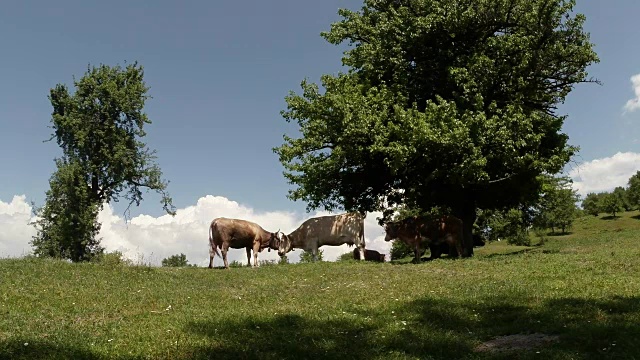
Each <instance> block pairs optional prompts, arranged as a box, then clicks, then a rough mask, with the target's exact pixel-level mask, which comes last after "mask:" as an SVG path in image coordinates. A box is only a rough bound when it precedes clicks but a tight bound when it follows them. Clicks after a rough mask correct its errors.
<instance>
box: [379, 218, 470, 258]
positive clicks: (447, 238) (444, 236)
mask: <svg viewBox="0 0 640 360" xmlns="http://www.w3.org/2000/svg"><path fill="white" fill-rule="evenodd" d="M384 229H385V232H386V236H385V238H384V241H391V240H393V239H399V240H400V241H402V242H404V243H405V244H407V245H408V246H409V247H411V248H412V249H413V251H414V253H415V258H414V261H415V262H416V263H419V262H420V255H421V254H422V253H421V252H420V244H421V243H422V242H423V241H425V242H427V243H428V244H429V245H431V244H433V245H435V246H439V245H440V244H441V243H447V244H448V245H449V246H451V247H454V248H455V249H456V250H457V251H458V256H460V254H462V220H460V219H458V218H457V217H455V216H452V215H444V216H441V217H438V218H432V219H427V218H426V217H416V216H414V217H409V218H406V219H404V220H400V221H390V222H388V223H386V224H385V226H384ZM432 255H433V254H432Z"/></svg>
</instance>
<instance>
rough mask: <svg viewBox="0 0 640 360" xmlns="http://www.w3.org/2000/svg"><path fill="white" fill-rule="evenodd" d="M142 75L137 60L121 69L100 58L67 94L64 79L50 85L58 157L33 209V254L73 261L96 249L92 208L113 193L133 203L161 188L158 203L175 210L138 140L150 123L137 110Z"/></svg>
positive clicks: (149, 155) (150, 153)
mask: <svg viewBox="0 0 640 360" xmlns="http://www.w3.org/2000/svg"><path fill="white" fill-rule="evenodd" d="M143 77H144V72H143V69H142V66H138V64H137V62H136V63H133V64H130V65H127V66H126V67H125V68H122V67H120V66H114V67H110V66H107V65H100V66H98V67H89V68H88V70H87V72H86V73H85V74H84V76H83V77H82V78H80V80H74V86H75V93H73V94H70V93H69V90H68V88H67V87H66V86H65V85H63V84H58V85H56V86H55V87H54V88H53V89H51V91H50V94H49V100H50V101H51V105H52V107H53V113H52V114H51V115H52V116H51V122H52V128H53V130H54V133H53V136H52V138H51V139H56V141H57V143H58V145H59V146H60V147H61V148H62V153H63V156H62V158H61V159H57V160H56V163H57V165H58V170H57V171H56V173H54V175H53V177H52V180H51V182H50V185H51V189H50V191H49V192H48V193H47V202H46V204H45V206H44V207H43V208H41V209H39V210H38V214H39V216H41V217H42V219H41V221H39V222H37V223H35V225H36V227H37V229H38V235H37V236H36V237H35V238H34V242H33V245H34V247H36V253H39V254H42V255H44V254H48V255H50V256H56V257H66V258H71V259H72V260H73V261H80V260H87V259H88V258H89V257H91V256H93V255H95V254H97V252H98V251H97V250H95V249H97V248H98V245H97V244H98V243H99V241H98V240H96V239H95V236H96V234H97V233H98V230H99V224H98V223H97V221H96V216H97V213H98V211H100V209H101V208H102V206H103V204H105V203H109V202H111V201H116V202H117V201H118V200H119V199H120V198H125V199H126V200H127V201H129V206H131V205H132V204H136V205H139V204H140V202H141V201H142V199H143V198H142V189H143V188H147V189H151V190H155V191H157V192H158V193H160V194H161V197H162V198H161V203H162V205H163V209H164V210H165V211H166V212H167V213H169V214H172V215H175V207H174V206H173V204H172V199H171V197H170V196H169V194H168V193H167V191H166V189H167V186H168V182H167V181H165V180H162V171H161V170H160V167H159V166H158V165H157V164H156V163H155V159H156V157H155V151H152V150H149V149H148V148H147V147H146V144H145V143H144V142H143V141H142V138H143V137H144V136H145V135H146V132H145V130H144V126H145V125H146V124H151V120H149V118H148V117H147V115H146V114H145V113H144V111H143V108H144V105H145V101H146V100H147V99H148V98H149V96H148V95H147V91H148V90H149V88H148V87H147V86H146V85H145V82H144V80H143ZM127 210H128V209H127ZM125 216H127V214H125ZM38 227H39V228H38ZM94 248H95V249H94ZM92 254H93V255H92Z"/></svg>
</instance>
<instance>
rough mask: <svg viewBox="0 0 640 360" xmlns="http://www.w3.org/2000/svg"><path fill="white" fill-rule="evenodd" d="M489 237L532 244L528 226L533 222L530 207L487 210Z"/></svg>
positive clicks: (514, 243)
mask: <svg viewBox="0 0 640 360" xmlns="http://www.w3.org/2000/svg"><path fill="white" fill-rule="evenodd" d="M485 216H486V217H487V219H486V226H487V227H488V228H489V229H490V230H489V231H488V233H487V239H488V240H490V241H495V240H506V241H507V243H509V244H512V245H525V246H528V245H530V243H531V241H530V239H529V231H528V228H529V227H530V226H531V225H532V223H533V215H532V213H531V210H529V209H509V210H502V211H491V212H488V211H487V212H486V214H485Z"/></svg>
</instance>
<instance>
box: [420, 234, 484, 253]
mask: <svg viewBox="0 0 640 360" xmlns="http://www.w3.org/2000/svg"><path fill="white" fill-rule="evenodd" d="M484 244H485V243H484V240H483V239H482V237H481V236H480V235H478V234H473V247H480V246H484ZM429 250H430V251H431V258H432V259H437V258H439V257H440V255H442V254H449V256H452V257H453V256H457V254H456V253H455V251H456V248H455V247H453V246H449V244H448V243H446V242H442V243H440V244H437V245H436V244H433V243H432V244H429ZM423 254H424V252H423Z"/></svg>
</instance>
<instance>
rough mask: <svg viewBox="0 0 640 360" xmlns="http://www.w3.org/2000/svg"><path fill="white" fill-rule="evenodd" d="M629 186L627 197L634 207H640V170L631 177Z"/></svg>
mask: <svg viewBox="0 0 640 360" xmlns="http://www.w3.org/2000/svg"><path fill="white" fill-rule="evenodd" d="M628 185H629V187H628V188H627V199H628V201H629V204H630V205H631V207H632V209H637V208H638V207H640V171H636V173H635V174H634V175H633V176H631V177H630V178H629V182H628Z"/></svg>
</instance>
